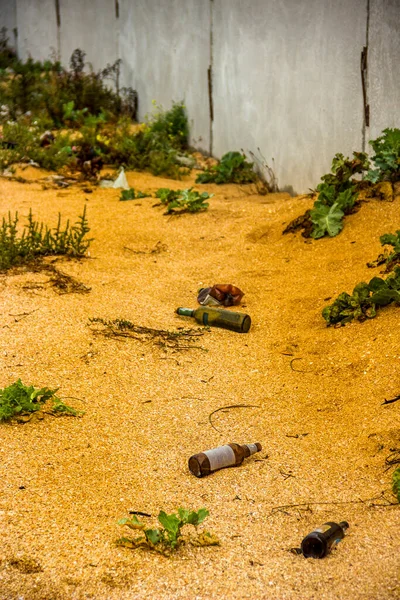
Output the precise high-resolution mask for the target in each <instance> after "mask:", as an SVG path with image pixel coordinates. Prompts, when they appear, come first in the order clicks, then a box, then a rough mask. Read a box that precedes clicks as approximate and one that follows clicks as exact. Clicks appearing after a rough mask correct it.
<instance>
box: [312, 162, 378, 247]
mask: <svg viewBox="0 0 400 600" xmlns="http://www.w3.org/2000/svg"><path fill="white" fill-rule="evenodd" d="M367 167H368V157H367V155H366V154H365V153H363V152H354V153H353V159H349V158H345V157H344V156H343V154H336V155H335V157H334V158H333V161H332V170H331V173H327V174H326V175H323V176H322V177H321V180H322V183H320V184H319V185H317V189H316V191H317V192H318V198H317V200H316V201H315V202H314V207H313V208H312V209H311V211H310V220H311V222H312V224H313V228H312V231H311V233H310V235H311V237H313V238H314V239H319V238H321V237H324V236H325V235H329V236H330V237H333V236H336V235H338V233H340V232H341V230H342V229H343V222H342V219H343V217H344V216H345V215H348V214H350V213H351V212H352V211H353V210H354V206H355V204H356V201H357V197H358V191H357V186H356V185H355V184H354V182H353V181H352V180H351V178H352V177H353V176H354V175H355V174H356V173H362V171H364V170H365V169H366V168H367Z"/></svg>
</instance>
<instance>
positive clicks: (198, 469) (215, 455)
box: [189, 442, 262, 477]
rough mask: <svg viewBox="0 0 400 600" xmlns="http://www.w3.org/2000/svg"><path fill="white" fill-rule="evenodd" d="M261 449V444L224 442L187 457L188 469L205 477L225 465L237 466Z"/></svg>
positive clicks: (198, 475)
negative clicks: (221, 444)
mask: <svg viewBox="0 0 400 600" xmlns="http://www.w3.org/2000/svg"><path fill="white" fill-rule="evenodd" d="M261 450H262V447H261V444H260V443H259V442H256V443H255V444H235V443H232V444H225V445H224V446H219V447H218V448H213V449H212V450H206V451H205V452H200V453H199V454H194V455H193V456H191V457H190V458H189V470H190V472H191V473H193V475H195V476H196V477H205V476H206V475H209V474H210V473H213V472H214V471H218V470H219V469H224V468H225V467H238V466H239V465H241V464H242V462H243V461H244V459H245V458H248V457H249V456H251V455H252V454H255V453H256V452H260V451H261Z"/></svg>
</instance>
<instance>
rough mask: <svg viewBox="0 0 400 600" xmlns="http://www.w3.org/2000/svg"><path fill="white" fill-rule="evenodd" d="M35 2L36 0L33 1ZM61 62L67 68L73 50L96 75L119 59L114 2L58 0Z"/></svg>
mask: <svg viewBox="0 0 400 600" xmlns="http://www.w3.org/2000/svg"><path fill="white" fill-rule="evenodd" d="M35 1H37V0H35ZM59 1H60V22H61V27H60V49H61V61H62V62H63V64H66V65H68V64H69V60H70V57H71V54H72V53H73V51H74V50H75V49H76V48H80V49H81V50H83V51H84V52H86V58H85V60H86V61H87V62H88V63H90V64H91V65H92V67H93V69H94V70H95V71H98V70H99V69H102V68H104V67H105V66H106V65H107V64H111V63H113V62H115V61H116V60H117V58H118V42H117V25H116V11H115V2H114V0H91V1H89V0H59Z"/></svg>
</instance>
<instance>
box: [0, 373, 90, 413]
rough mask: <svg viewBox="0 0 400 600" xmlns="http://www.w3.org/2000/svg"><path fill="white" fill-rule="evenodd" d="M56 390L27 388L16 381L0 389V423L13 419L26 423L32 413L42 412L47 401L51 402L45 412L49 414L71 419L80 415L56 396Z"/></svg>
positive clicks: (19, 381) (19, 380)
mask: <svg viewBox="0 0 400 600" xmlns="http://www.w3.org/2000/svg"><path fill="white" fill-rule="evenodd" d="M57 390H58V388H57V389H54V390H51V389H49V388H46V387H44V388H35V387H33V386H32V385H30V386H27V385H24V384H23V383H22V381H21V379H18V381H16V382H15V383H12V384H11V385H9V386H8V387H6V388H4V389H3V390H1V389H0V421H10V420H11V419H13V418H18V419H20V420H22V421H28V420H29V419H30V417H31V416H32V414H33V413H36V412H37V411H43V408H44V405H45V404H46V403H47V402H48V401H50V402H51V408H50V410H49V411H47V412H48V413H50V414H55V415H62V414H64V415H69V416H73V417H77V416H79V415H80V414H82V412H81V411H78V410H75V409H74V408H72V407H71V406H68V405H67V404H65V403H64V402H63V401H62V400H61V398H59V397H58V396H56V392H57Z"/></svg>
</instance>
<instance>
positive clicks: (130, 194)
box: [119, 188, 149, 201]
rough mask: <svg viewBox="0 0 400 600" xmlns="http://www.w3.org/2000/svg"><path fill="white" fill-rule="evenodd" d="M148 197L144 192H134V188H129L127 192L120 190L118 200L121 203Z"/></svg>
mask: <svg viewBox="0 0 400 600" xmlns="http://www.w3.org/2000/svg"><path fill="white" fill-rule="evenodd" d="M148 197H149V195H148V194H145V193H144V192H140V191H139V190H136V191H135V189H134V188H129V190H122V192H121V196H120V198H119V199H120V200H121V201H125V200H138V199H139V198H148Z"/></svg>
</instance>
